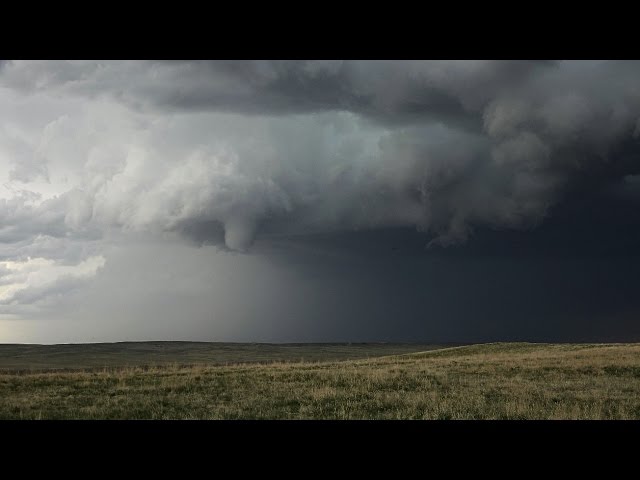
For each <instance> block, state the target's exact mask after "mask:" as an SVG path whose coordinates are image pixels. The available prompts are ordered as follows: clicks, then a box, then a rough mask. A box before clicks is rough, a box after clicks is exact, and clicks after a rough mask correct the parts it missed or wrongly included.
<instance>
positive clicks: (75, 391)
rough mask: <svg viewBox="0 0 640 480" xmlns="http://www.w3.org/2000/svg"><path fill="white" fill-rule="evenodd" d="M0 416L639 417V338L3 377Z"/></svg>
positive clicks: (167, 417)
mask: <svg viewBox="0 0 640 480" xmlns="http://www.w3.org/2000/svg"><path fill="white" fill-rule="evenodd" d="M0 418H114V419H115V418H127V419H136V418H166V419H170V418H201V419H206V418H211V419H220V418H227V419H251V418H265V419H276V418H287V419H296V418H317V419H548V418H550V419H617V418H621V419H639V418H640V344H597V345H583V344H580V345H557V344H526V343H525V344H521V343H513V344H511V343H509V344H485V345H471V346H462V347H453V348H445V349H441V350H433V351H429V352H424V353H410V354H405V355H395V356H386V357H379V358H370V359H365V360H347V361H341V362H323V363H311V362H299V363H273V364H267V365H264V364H262V365H261V364H241V365H230V366H207V365H200V366H163V367H162V366H161V367H154V368H147V369H143V368H139V367H127V368H120V369H104V370H102V371H87V372H50V373H28V374H24V373H23V374H21V373H15V372H14V373H4V374H0Z"/></svg>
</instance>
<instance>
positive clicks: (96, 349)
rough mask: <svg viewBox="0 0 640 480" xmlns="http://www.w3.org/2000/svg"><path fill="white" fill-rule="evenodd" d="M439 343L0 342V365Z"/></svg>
mask: <svg viewBox="0 0 640 480" xmlns="http://www.w3.org/2000/svg"><path fill="white" fill-rule="evenodd" d="M441 347H442V346H438V345H421V344H393V343H285V344H273V343H217V342H216V343H213V342H120V343H84V344H66V345H24V344H13V345H12V344H0V372H2V371H3V370H11V371H15V370H36V371H37V370H46V371H50V370H58V369H65V370H83V369H95V368H103V367H140V366H160V365H171V366H174V367H175V366H176V365H194V364H198V365H203V364H206V365H227V364H237V363H271V362H318V361H325V362H326V361H339V360H351V359H361V358H370V357H380V356H384V355H398V354H403V353H412V352H420V351H425V350H433V349H434V348H441Z"/></svg>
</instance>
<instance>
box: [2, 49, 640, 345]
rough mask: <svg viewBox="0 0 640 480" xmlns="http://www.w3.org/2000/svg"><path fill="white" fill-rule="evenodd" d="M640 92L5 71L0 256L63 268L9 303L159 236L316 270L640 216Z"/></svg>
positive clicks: (570, 66)
mask: <svg viewBox="0 0 640 480" xmlns="http://www.w3.org/2000/svg"><path fill="white" fill-rule="evenodd" d="M638 78H640V62H635V61H193V62H191V61H70V62H62V61H42V62H36V61H8V62H4V63H3V64H2V65H1V67H0V105H2V110H1V113H0V165H1V166H2V172H1V173H0V175H1V177H2V178H1V179H2V182H0V183H1V184H2V187H0V259H1V260H2V262H5V263H6V264H7V265H13V266H14V270H16V269H17V270H16V271H18V270H19V271H20V272H22V271H26V270H25V269H27V268H32V266H33V265H39V267H38V268H40V269H41V270H42V272H45V273H42V274H39V275H40V276H38V277H33V276H32V277H28V276H25V274H20V275H21V276H20V278H18V276H17V275H18V274H17V273H16V272H14V273H10V272H9V273H6V274H5V273H2V275H3V276H2V277H0V280H1V279H4V278H6V279H7V280H6V284H5V280H2V282H3V283H2V285H5V286H4V287H3V286H1V285H0V304H1V305H3V306H4V307H3V308H5V309H6V310H5V311H7V312H14V311H19V310H20V309H22V308H25V306H29V308H30V306H33V305H37V304H38V303H39V302H40V303H42V302H43V299H46V298H48V299H51V298H59V299H61V300H60V301H63V300H62V299H63V297H65V292H71V291H72V290H74V289H77V287H78V286H79V285H82V284H86V285H89V283H90V281H92V279H94V280H95V279H97V278H98V277H99V276H100V275H102V273H101V272H103V271H108V265H109V256H108V253H107V252H110V251H114V250H112V249H113V248H116V247H117V248H120V247H121V246H123V245H129V244H132V242H139V241H140V239H141V238H144V239H147V241H150V240H149V239H154V240H153V241H154V242H157V241H166V242H169V244H172V245H178V244H183V245H184V248H187V249H190V248H191V249H193V248H206V249H207V251H211V252H217V253H212V255H227V256H229V258H235V259H236V260H235V261H236V262H237V261H239V260H238V258H239V256H238V254H240V253H242V254H246V255H248V256H254V257H256V256H257V257H260V258H270V259H271V260H270V262H272V263H273V262H275V263H278V262H279V263H283V264H288V265H302V264H305V265H307V267H305V268H306V269H307V271H308V272H310V273H309V275H311V276H313V275H316V273H314V272H318V271H320V270H322V267H321V265H317V262H316V260H312V258H313V259H317V258H324V257H323V256H328V257H327V258H332V259H334V260H332V261H338V260H336V259H338V258H341V256H342V255H346V258H348V259H349V260H348V262H352V261H355V260H354V259H355V258H358V255H361V254H363V253H362V252H370V253H369V256H370V258H378V260H377V261H383V260H384V258H382V259H381V257H385V255H388V254H389V252H396V250H394V249H395V248H396V247H395V246H394V245H396V244H395V243H393V242H392V244H391V246H389V245H390V244H388V242H387V240H385V239H388V238H389V237H388V235H389V234H388V233H385V232H393V231H399V232H413V233H410V234H409V233H406V235H409V236H406V235H405V234H403V235H405V236H404V237H403V238H405V240H402V241H400V244H402V245H405V241H408V242H409V243H410V244H411V245H414V242H415V246H416V247H415V249H413V250H412V251H413V252H414V253H413V254H412V255H414V256H416V257H420V255H424V254H425V253H424V252H425V251H429V252H433V251H437V252H442V251H443V250H442V249H443V248H444V249H445V250H448V249H449V248H453V249H460V248H462V249H463V250H464V249H466V250H465V251H472V250H473V249H474V248H478V247H477V243H476V246H475V247H474V242H482V241H483V240H482V239H483V238H485V236H486V235H490V234H489V233H486V232H514V233H515V232H523V233H525V234H531V235H533V236H535V235H534V232H535V231H537V230H538V229H543V230H542V231H543V232H544V231H546V230H544V228H545V225H547V224H548V223H549V222H553V221H554V218H555V219H556V220H555V221H557V218H563V219H565V220H566V221H569V220H570V219H571V218H574V217H575V215H573V214H562V212H563V208H568V207H567V206H571V205H578V204H579V200H580V199H581V198H587V197H589V198H598V199H599V202H600V203H598V205H616V207H615V208H617V209H619V208H621V207H620V205H635V203H634V202H636V200H635V199H636V198H637V195H638V193H637V192H640V190H638V182H637V181H636V178H639V177H637V176H638V175H639V174H640V169H639V168H638V166H639V165H640V87H638V82H637V79H638ZM603 192H606V193H603ZM607 202H609V203H607ZM572 208H573V207H572ZM575 208H578V207H575ZM611 208H614V207H611ZM609 211H611V210H609ZM559 212H560V213H559ZM633 212H635V210H634V209H631V211H630V213H629V215H633ZM563 215H564V216H563ZM584 222H585V225H586V224H587V223H588V221H587V220H586V219H585V220H584ZM594 228H598V227H594ZM609 228H610V229H611V228H614V227H609ZM478 232H480V236H479V238H478V239H476V237H477V236H478V235H476V234H477V233H478ZM350 235H356V237H357V238H358V240H357V241H356V242H355V243H354V244H353V245H352V246H351V247H350V249H348V253H344V248H345V247H344V246H345V245H348V244H349V242H348V241H346V240H344V239H347V238H351V237H349V236H350ZM587 235H588V234H585V236H587ZM408 238H411V240H406V239H408ZM487 238H488V237H487ZM509 238H515V237H509ZM532 238H533V237H532ZM572 238H573V237H572ZM581 238H583V237H581ZM339 239H342V240H339ZM343 240H344V241H346V242H347V243H344V242H343ZM492 241H493V240H492ZM495 241H496V242H497V243H495V245H498V244H500V242H499V241H498V240H495ZM575 241H578V240H572V242H575ZM336 242H337V243H336ZM381 245H382V246H383V247H380V246H381ZM387 247H389V248H387ZM445 247H447V248H445ZM158 248H160V247H158ZM175 248H178V247H177V246H176V247H175ZM180 248H182V247H180ZM412 248H413V247H412ZM434 249H435V250H434ZM506 250H508V248H507V249H506ZM181 251H182V250H181ZM186 251H187V250H185V251H184V252H186ZM456 251H458V250H456ZM184 252H183V255H185V256H188V255H190V254H187V253H184ZM300 252H307V253H305V254H303V253H300ZM392 255H396V256H397V254H396V253H392ZM433 255H443V258H444V257H447V256H448V255H450V254H449V253H446V252H445V253H436V254H433ZM240 256H242V255H240ZM412 258H413V257H412ZM100 259H101V260H100ZM285 259H286V260H285ZM414 260H415V259H414ZM414 260H412V261H414ZM253 261H256V260H255V259H254V260H249V262H250V263H251V262H253ZM10 262H14V263H10ZM15 262H18V263H15ZM30 262H31V263H30ZM34 262H35V263H34ZM87 262H90V263H87ZM91 262H93V263H91ZM16 265H21V266H20V267H16ZM87 265H91V268H89V267H87ZM256 265H257V264H256ZM261 265H263V264H261ZM263 266H264V265H263ZM94 267H95V268H94ZM34 268H35V267H34ZM229 268H232V267H229ZM256 268H257V267H256ZM261 268H262V267H261ZM265 268H266V267H265ZM336 268H338V267H336ZM372 268H373V267H372ZM375 268H377V267H375ZM424 268H429V267H424ZM432 268H435V267H432ZM64 269H68V271H67V270H64ZM336 271H337V270H336ZM2 272H4V270H2ZM52 272H53V273H52ZM415 274H416V273H415V272H414V273H413V274H412V275H415ZM40 277H42V278H44V277H46V278H47V280H46V281H45V280H42V281H40V280H35V279H36V278H40ZM94 277H95V278H94ZM29 278H31V280H29ZM96 281H97V280H96ZM354 282H357V280H355V279H354ZM17 285H19V286H20V288H18V287H17ZM87 288H89V287H87ZM376 288H377V287H376ZM405 291H407V290H406V289H405ZM69 295H72V294H71V293H69ZM415 295H418V293H417V291H416V293H415ZM47 301H49V300H47ZM45 303H46V302H45ZM47 305H48V303H47ZM406 305H408V306H407V307H406V308H407V309H410V308H411V302H410V301H409V300H407V304H406ZM203 308H204V307H203ZM296 308H298V307H296ZM299 308H300V309H301V310H299V311H303V310H304V309H303V307H302V306H300V307H299ZM350 308H351V307H350ZM407 311H408V310H407ZM353 315H356V314H355V313H353ZM318 321H320V320H318ZM453 340H455V339H453Z"/></svg>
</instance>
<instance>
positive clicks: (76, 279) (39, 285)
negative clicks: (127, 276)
mask: <svg viewBox="0 0 640 480" xmlns="http://www.w3.org/2000/svg"><path fill="white" fill-rule="evenodd" d="M104 264H105V258H104V257H102V256H94V257H89V258H87V259H86V260H84V261H82V262H80V263H78V264H77V265H61V264H59V263H58V262H55V261H54V260H51V259H47V258H43V257H36V258H29V259H28V260H26V261H23V262H14V261H6V262H0V313H11V312H13V310H14V308H15V307H16V306H18V307H19V306H20V305H24V304H26V305H37V304H38V303H40V302H44V301H46V300H48V299H49V298H51V297H53V296H55V295H59V294H65V293H68V292H69V291H71V290H73V289H74V288H76V287H78V286H79V285H82V284H83V283H84V282H85V281H86V279H88V278H91V277H93V276H95V275H96V273H97V272H98V270H99V269H100V268H102V267H103V266H104Z"/></svg>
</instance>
